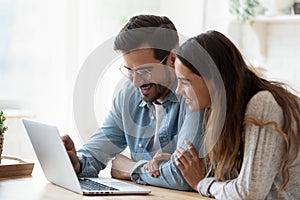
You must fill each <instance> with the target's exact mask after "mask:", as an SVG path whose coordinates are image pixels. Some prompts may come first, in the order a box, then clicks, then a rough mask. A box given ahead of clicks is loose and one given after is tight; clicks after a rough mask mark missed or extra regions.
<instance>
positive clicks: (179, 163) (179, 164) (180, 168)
mask: <svg viewBox="0 0 300 200" xmlns="http://www.w3.org/2000/svg"><path fill="white" fill-rule="evenodd" d="M175 163H176V166H177V167H178V169H179V170H180V171H181V172H182V171H183V170H184V166H183V165H182V163H181V162H180V160H178V159H176V160H175Z"/></svg>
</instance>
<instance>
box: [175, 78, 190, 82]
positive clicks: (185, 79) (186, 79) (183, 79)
mask: <svg viewBox="0 0 300 200" xmlns="http://www.w3.org/2000/svg"><path fill="white" fill-rule="evenodd" d="M177 79H178V80H181V81H190V79H188V78H184V77H177Z"/></svg>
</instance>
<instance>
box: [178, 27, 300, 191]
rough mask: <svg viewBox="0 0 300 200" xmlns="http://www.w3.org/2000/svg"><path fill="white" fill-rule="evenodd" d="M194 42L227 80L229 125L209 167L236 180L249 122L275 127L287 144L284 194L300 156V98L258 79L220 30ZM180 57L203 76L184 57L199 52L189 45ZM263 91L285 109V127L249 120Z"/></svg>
mask: <svg viewBox="0 0 300 200" xmlns="http://www.w3.org/2000/svg"><path fill="white" fill-rule="evenodd" d="M192 40H194V41H196V42H198V43H199V44H200V45H201V46H202V47H203V48H204V49H205V50H206V52H207V53H208V54H209V56H210V57H211V59H212V60H213V61H214V63H215V65H216V66H217V68H218V70H219V73H220V75H221V77H222V79H223V83H224V86H225V92H226V94H227V95H226V106H227V112H226V116H225V123H224V126H223V129H222V132H221V135H220V137H219V139H218V140H217V143H216V144H215V145H214V147H213V148H212V150H211V151H210V153H209V154H208V157H209V162H208V165H210V166H208V167H209V168H211V169H213V171H214V175H215V178H216V180H219V181H226V180H230V179H234V178H236V177H237V176H238V172H239V170H240V167H241V163H242V159H243V140H242V134H243V129H244V126H246V125H247V124H249V123H252V124H254V125H257V126H273V127H274V128H275V130H277V132H278V133H279V134H281V135H282V137H283V138H284V141H285V144H286V148H285V156H284V161H283V164H282V171H281V174H282V178H283V182H282V185H281V188H280V191H282V190H283V189H284V188H285V187H286V185H287V183H288V182H289V179H290V175H289V169H288V167H289V165H290V164H291V163H292V162H293V161H294V160H295V159H296V158H297V155H298V153H299V141H300V106H299V98H298V97H297V96H295V95H294V94H292V93H291V92H290V91H289V90H288V89H287V88H286V86H285V85H284V84H283V83H279V82H274V81H267V80H265V79H264V78H262V77H259V76H257V75H256V74H255V73H254V72H253V71H252V70H250V68H249V67H248V66H247V64H246V62H245V61H244V59H243V57H242V55H241V53H240V52H239V50H238V49H237V48H236V46H235V45H234V44H233V43H232V42H231V41H230V40H229V39H228V38H226V37H225V36H224V35H223V34H221V33H219V32H217V31H208V32H206V33H204V34H201V35H198V36H197V37H194V38H191V39H189V40H188V41H192ZM177 54H178V58H179V59H180V60H181V61H182V63H183V64H184V65H186V66H187V67H188V68H189V69H190V70H191V71H193V72H194V73H196V74H198V75H200V73H199V72H198V71H199V70H197V67H194V66H193V65H192V64H191V62H189V61H187V60H186V59H185V57H184V56H185V55H188V54H194V56H193V58H197V52H191V47H189V43H185V44H183V45H182V46H181V47H180V48H179V49H178V52H177ZM202 67H203V66H202ZM204 67H205V66H204ZM206 67H207V66H206ZM200 76H201V75H200ZM263 90H265V91H269V92H270V93H272V95H273V96H274V98H275V100H276V102H277V103H278V104H279V106H280V107H281V108H282V111H283V118H284V122H283V126H282V127H279V125H278V124H277V123H276V122H273V121H272V122H261V121H259V120H258V119H256V118H255V117H251V116H249V117H246V118H245V112H246V106H247V104H248V103H249V101H250V99H251V98H252V97H253V96H254V95H255V94H256V93H257V92H259V91H263ZM206 119H207V118H206ZM292 122H294V123H292ZM204 123H207V121H206V122H204Z"/></svg>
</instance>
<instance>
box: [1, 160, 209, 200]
mask: <svg viewBox="0 0 300 200" xmlns="http://www.w3.org/2000/svg"><path fill="white" fill-rule="evenodd" d="M130 183H132V184H135V183H133V182H130ZM139 186H141V187H145V188H148V189H150V190H151V193H150V194H148V195H111V196H83V195H79V194H76V193H74V192H71V191H68V190H66V189H63V188H61V187H58V186H56V185H53V184H51V183H49V182H48V181H47V180H46V178H45V176H44V174H43V172H42V170H41V168H40V166H39V165H38V164H37V163H36V164H35V166H34V169H33V172H32V175H30V176H23V177H9V178H0V199H1V200H19V199H22V200H24V199H25V200H26V199H28V200H29V199H30V200H50V199H59V200H60V199H63V200H67V199H72V200H77V199H78V200H79V199H81V200H83V199H98V200H109V199H136V200H141V199H143V200H147V199H152V200H162V199H163V200H177V199H183V200H196V199H197V200H199V199H209V198H206V197H201V195H199V194H198V193H196V192H182V191H177V190H169V189H164V188H159V187H153V186H142V185H139Z"/></svg>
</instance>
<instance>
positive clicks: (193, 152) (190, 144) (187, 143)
mask: <svg viewBox="0 0 300 200" xmlns="http://www.w3.org/2000/svg"><path fill="white" fill-rule="evenodd" d="M184 143H185V145H186V146H187V148H188V149H189V150H190V153H191V156H192V157H199V156H198V153H197V151H196V149H195V148H194V146H193V145H192V143H190V141H188V140H186V141H184Z"/></svg>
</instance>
